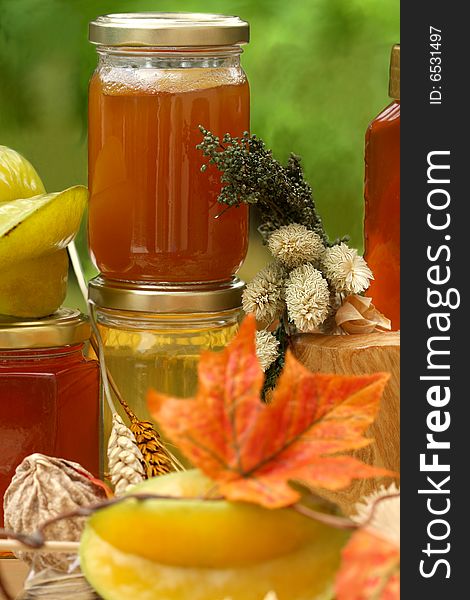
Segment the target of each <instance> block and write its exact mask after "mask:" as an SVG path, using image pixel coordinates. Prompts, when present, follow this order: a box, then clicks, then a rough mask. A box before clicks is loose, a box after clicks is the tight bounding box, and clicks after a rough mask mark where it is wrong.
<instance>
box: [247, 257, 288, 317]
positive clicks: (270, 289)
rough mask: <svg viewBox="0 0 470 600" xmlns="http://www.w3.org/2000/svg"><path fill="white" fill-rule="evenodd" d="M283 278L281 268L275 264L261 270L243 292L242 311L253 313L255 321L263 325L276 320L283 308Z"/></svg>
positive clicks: (283, 272) (283, 274) (283, 273)
mask: <svg viewBox="0 0 470 600" xmlns="http://www.w3.org/2000/svg"><path fill="white" fill-rule="evenodd" d="M285 276H286V274H285V271H284V269H283V267H282V266H281V265H280V264H279V263H277V262H273V263H271V264H269V265H268V266H267V267H265V268H264V269H262V270H261V271H260V272H259V273H258V274H257V275H255V277H254V278H253V279H252V280H251V281H250V283H248V284H247V286H246V288H245V291H244V292H243V299H242V304H243V310H244V311H245V312H246V313H248V314H250V313H253V314H254V315H255V317H256V320H257V321H258V322H259V323H261V324H263V325H269V324H270V323H272V322H273V321H274V320H275V319H278V318H279V317H280V316H281V314H282V312H283V311H284V308H285V303H284V299H283V284H284V281H285Z"/></svg>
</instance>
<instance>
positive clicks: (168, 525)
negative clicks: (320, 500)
mask: <svg viewBox="0 0 470 600" xmlns="http://www.w3.org/2000/svg"><path fill="white" fill-rule="evenodd" d="M211 487H213V483H212V482H210V481H209V480H208V479H206V478H205V477H204V476H203V475H202V474H201V473H200V472H198V471H195V470H193V471H186V472H184V473H175V474H172V475H166V476H162V477H157V478H154V479H151V480H149V481H147V482H145V483H144V484H142V485H140V486H137V487H136V488H134V490H133V492H136V493H155V494H163V495H170V496H180V495H183V496H187V497H194V498H198V497H199V498H200V497H201V496H204V495H205V494H207V492H208V491H209V489H210V488H211ZM345 540H346V536H345V534H344V532H342V531H338V530H336V529H333V528H331V527H327V526H325V525H323V524H320V523H318V522H315V521H312V520H310V519H307V518H306V517H303V516H301V515H299V514H297V513H295V512H294V511H292V510H290V509H282V510H267V509H264V508H262V507H259V506H255V505H251V504H247V503H232V502H227V501H215V500H212V501H208V500H202V499H189V498H188V499H184V500H178V499H175V500H172V499H158V500H142V501H137V500H134V499H130V500H129V501H128V502H123V503H121V504H117V505H115V506H110V507H109V508H106V509H104V510H101V511H98V512H97V513H95V514H94V515H93V516H92V517H91V518H90V519H89V520H88V523H87V526H86V530H85V533H84V535H83V537H82V542H81V565H82V569H83V571H84V573H85V576H86V577H87V579H88V580H89V581H90V583H91V584H92V585H93V586H94V587H95V589H96V590H97V591H98V593H99V594H100V595H101V596H102V597H103V598H105V600H126V599H131V598H139V600H151V599H155V600H156V599H158V600H225V599H226V598H230V599H231V600H264V598H265V596H266V595H267V594H268V593H269V592H270V591H275V592H276V594H277V597H278V599H279V600H320V599H321V600H325V599H327V598H330V597H331V585H332V580H333V576H334V573H335V571H336V569H337V567H338V564H339V553H340V548H341V547H342V545H343V544H344V543H345Z"/></svg>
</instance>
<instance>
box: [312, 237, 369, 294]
mask: <svg viewBox="0 0 470 600" xmlns="http://www.w3.org/2000/svg"><path fill="white" fill-rule="evenodd" d="M322 270H323V273H324V275H325V277H326V278H327V279H328V281H329V282H330V284H331V286H332V287H333V288H334V290H335V291H336V292H338V293H346V294H359V293H361V292H364V291H365V290H367V288H368V287H369V285H370V281H371V280H372V279H374V276H373V274H372V271H371V270H370V268H369V266H368V264H367V263H366V261H365V260H364V259H363V258H362V256H359V255H358V253H357V250H356V249H355V248H350V247H349V246H348V245H347V244H345V243H341V244H338V245H336V246H332V247H331V248H326V250H325V252H324V254H323V257H322Z"/></svg>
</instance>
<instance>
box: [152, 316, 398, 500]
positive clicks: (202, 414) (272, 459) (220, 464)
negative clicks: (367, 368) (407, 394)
mask: <svg viewBox="0 0 470 600" xmlns="http://www.w3.org/2000/svg"><path fill="white" fill-rule="evenodd" d="M263 378H264V375H263V372H262V370H261V367H260V365H259V362H258V359H257V357H256V348H255V321H254V319H253V318H251V317H247V318H246V319H245V321H244V322H243V324H242V326H241V327H240V331H239V333H238V335H237V336H236V337H235V338H234V340H233V341H232V343H231V344H230V346H229V347H228V348H226V349H225V350H224V351H222V352H218V353H212V352H206V353H204V354H203V355H202V356H201V359H200V363H199V388H198V392H197V395H196V396H195V397H194V398H187V399H179V398H170V397H168V396H165V395H163V394H160V393H157V392H155V391H150V392H149V397H148V404H149V409H150V412H151V414H152V415H153V417H154V418H155V419H156V420H157V421H158V423H159V424H160V426H161V428H162V429H163V431H164V432H165V434H166V436H167V437H168V438H169V439H171V441H172V442H173V443H174V444H176V445H177V447H178V448H179V449H180V450H181V451H182V452H183V453H184V454H185V455H186V457H187V458H188V459H189V460H190V461H191V462H192V464H193V465H194V466H196V467H199V468H200V469H201V470H202V471H203V472H204V473H205V474H206V475H207V476H208V477H210V478H211V479H213V480H214V481H215V482H216V484H217V491H218V492H219V493H220V494H222V495H223V496H225V497H226V498H229V499H231V500H245V501H248V502H255V503H258V504H261V505H263V506H266V507H269V508H277V507H282V506H289V505H290V504H293V503H294V502H296V501H297V500H298V499H299V493H298V492H297V491H295V490H294V489H293V488H292V487H291V486H290V485H289V481H290V480H297V481H301V482H302V483H304V484H305V485H309V486H318V487H324V488H328V489H330V490H336V489H340V488H343V487H346V486H347V485H348V484H349V483H350V482H351V480H352V479H353V478H357V477H360V478H362V477H373V476H377V475H390V472H388V471H385V470H383V469H378V468H374V467H371V466H369V465H366V464H364V463H362V462H360V461H359V460H357V459H355V458H353V457H351V456H338V455H337V453H339V452H345V451H349V450H354V449H357V448H362V447H363V446H366V445H368V444H369V443H370V442H371V440H369V439H367V438H365V437H364V436H363V433H364V431H365V430H366V429H367V428H368V426H369V425H370V424H371V423H372V421H373V420H374V418H375V416H376V414H377V411H378V407H379V401H380V397H381V394H382V391H383V388H384V386H385V383H386V381H387V379H388V375H386V374H383V373H378V374H375V375H366V376H358V377H346V376H339V375H323V374H318V373H315V374H314V373H312V372H310V371H308V370H307V369H306V368H305V367H303V366H302V365H301V364H300V363H299V362H297V360H296V359H295V358H294V357H293V355H291V354H290V353H289V352H288V353H287V356H286V365H285V368H284V371H283V373H282V374H281V377H280V379H279V383H278V385H277V388H276V390H275V391H274V393H273V398H272V401H271V402H270V404H265V403H264V402H262V401H261V399H260V393H261V389H262V386H263Z"/></svg>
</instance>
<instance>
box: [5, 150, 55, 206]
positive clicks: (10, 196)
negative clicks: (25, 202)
mask: <svg viewBox="0 0 470 600" xmlns="http://www.w3.org/2000/svg"><path fill="white" fill-rule="evenodd" d="M45 191H46V190H45V189H44V185H43V183H42V181H41V179H40V177H39V175H38V174H37V173H36V170H35V169H34V167H33V165H32V164H31V163H30V162H29V161H28V160H26V158H24V156H21V154H19V153H18V152H16V150H13V149H12V148H7V147H6V146H0V202H8V201H10V200H16V199H17V198H30V197H31V196H37V195H38V194H44V193H45Z"/></svg>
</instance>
